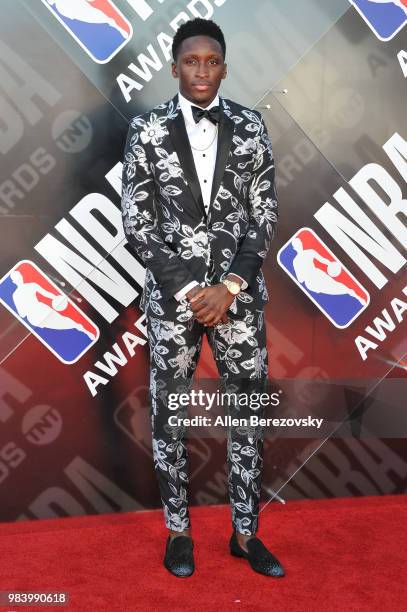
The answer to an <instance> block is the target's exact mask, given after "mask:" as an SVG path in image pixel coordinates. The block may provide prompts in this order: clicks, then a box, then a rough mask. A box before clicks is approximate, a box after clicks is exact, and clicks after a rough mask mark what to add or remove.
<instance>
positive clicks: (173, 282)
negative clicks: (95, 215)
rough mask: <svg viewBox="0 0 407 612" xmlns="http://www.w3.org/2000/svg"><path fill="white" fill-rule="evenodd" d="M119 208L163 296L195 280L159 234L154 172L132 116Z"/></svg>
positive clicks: (130, 238)
mask: <svg viewBox="0 0 407 612" xmlns="http://www.w3.org/2000/svg"><path fill="white" fill-rule="evenodd" d="M121 210H122V217H123V227H124V232H125V236H126V238H127V241H128V243H129V245H130V247H131V248H132V249H134V251H135V252H136V253H137V255H138V256H139V257H140V259H141V260H142V262H143V264H144V265H145V266H146V268H149V269H150V270H151V272H152V273H153V275H154V278H155V280H156V281H157V283H158V284H159V285H160V286H161V289H162V294H163V297H164V298H165V299H168V298H170V297H172V296H174V295H175V293H177V292H178V291H179V290H180V289H182V288H183V287H185V286H186V285H188V283H191V282H192V281H194V280H195V279H194V277H193V276H192V275H191V273H190V272H189V270H188V268H187V267H186V265H185V264H184V262H183V261H182V260H181V259H180V258H179V257H178V255H177V254H176V253H175V252H174V251H173V250H172V249H170V247H169V246H168V245H167V244H165V243H164V241H163V239H162V236H161V235H160V232H159V228H158V218H157V214H156V203H155V179H154V174H153V172H152V170H151V165H150V162H149V161H148V159H147V156H146V150H145V147H144V145H143V143H142V141H141V140H140V136H139V132H138V129H137V125H136V122H135V120H134V119H133V120H132V121H131V123H130V126H129V130H128V133H127V139H126V144H125V149H124V162H123V173H122V198H121Z"/></svg>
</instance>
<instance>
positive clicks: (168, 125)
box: [122, 18, 284, 576]
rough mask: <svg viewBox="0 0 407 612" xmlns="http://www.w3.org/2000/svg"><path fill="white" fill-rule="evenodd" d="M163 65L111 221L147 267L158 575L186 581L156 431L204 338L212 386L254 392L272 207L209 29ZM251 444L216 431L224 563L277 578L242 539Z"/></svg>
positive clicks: (167, 441) (253, 464)
mask: <svg viewBox="0 0 407 612" xmlns="http://www.w3.org/2000/svg"><path fill="white" fill-rule="evenodd" d="M172 53H173V60H174V61H173V63H172V74H173V76H174V77H175V78H176V79H179V92H178V94H177V95H175V96H174V98H172V99H171V100H169V101H168V102H165V103H163V104H160V105H159V106H157V107H155V108H154V109H152V110H151V111H149V112H147V113H145V114H142V115H138V116H136V117H134V118H133V120H132V121H131V124H130V127H129V132H128V136H127V141H126V146H125V155H124V167H123V197H122V213H123V225H124V229H125V233H126V237H127V240H128V242H129V244H130V246H131V247H132V248H133V249H134V250H135V251H136V253H137V254H138V256H139V257H140V258H141V259H142V261H143V263H144V264H145V267H146V278H145V286H144V290H143V295H142V299H141V302H140V307H141V308H142V310H144V312H145V314H146V325H147V330H148V339H149V346H150V391H151V402H152V411H151V418H152V429H153V455H154V464H155V469H156V473H157V478H158V482H159V487H160V494H161V499H162V504H163V509H164V516H165V523H166V526H167V528H168V529H169V534H168V538H167V543H166V552H165V557H164V565H165V567H166V568H167V569H168V570H169V571H170V572H172V573H173V574H174V575H176V576H190V575H191V574H192V572H193V571H194V559H193V541H192V538H191V532H190V518H189V513H188V502H187V488H186V487H187V485H188V475H187V449H186V444H185V439H184V436H183V434H182V432H181V435H179V434H178V435H174V430H170V429H169V428H168V418H169V416H171V414H173V413H171V412H170V410H169V408H168V396H169V393H171V392H173V391H175V390H176V389H179V388H180V382H181V381H182V382H184V383H185V388H188V384H189V383H190V382H191V380H192V378H193V374H194V371H195V368H196V365H197V362H198V358H199V354H200V349H201V343H202V337H203V334H204V333H206V334H207V338H208V342H209V345H210V347H211V349H212V352H213V355H214V358H215V360H216V364H217V367H218V370H219V373H220V375H221V377H222V380H223V381H224V382H227V383H228V384H231V385H235V387H234V388H235V389H238V392H239V393H249V394H250V393H251V392H253V391H255V390H256V391H259V389H261V388H262V385H263V384H264V382H265V380H266V379H267V373H268V356H267V349H266V331H265V324H264V304H265V303H266V302H267V301H268V294H267V290H266V287H265V281H264V277H263V273H262V271H261V266H262V264H263V261H264V259H265V257H266V255H267V252H268V249H269V247H270V243H271V240H272V238H273V236H274V232H275V227H276V224H277V201H276V194H275V189H274V162H273V154H272V149H271V143H270V140H269V138H268V134H267V129H266V127H265V124H264V122H263V119H262V117H261V115H260V113H259V112H257V111H252V110H249V109H247V108H244V107H243V106H241V105H240V104H237V103H235V102H232V101H231V100H227V99H226V98H223V97H222V96H219V94H218V89H219V86H220V83H221V81H222V79H224V78H225V77H226V73H227V66H226V63H225V53H226V45H225V40H224V37H223V34H222V31H221V30H220V28H219V27H218V26H217V25H216V24H215V23H214V22H213V21H210V20H205V19H200V18H198V19H194V20H193V21H189V22H187V23H184V24H183V25H182V26H181V27H180V28H179V29H178V31H177V32H176V34H175V37H174V39H173V46H172ZM181 388H182V387H181ZM231 410H232V409H231ZM262 442H263V438H262V435H261V433H259V432H258V431H256V432H255V433H254V434H253V432H251V433H250V432H248V433H246V435H244V434H242V432H241V431H237V430H236V429H233V428H231V429H229V430H228V463H229V493H230V501H231V510H232V526H233V533H232V536H231V539H230V552H231V554H232V555H235V556H239V557H243V558H245V559H247V560H248V561H249V563H250V565H251V567H252V568H253V569H254V570H255V571H257V572H260V573H263V574H265V575H268V576H283V575H284V570H283V568H282V566H281V564H280V563H279V561H278V560H277V559H276V557H275V556H274V555H272V553H271V552H269V551H268V550H267V548H266V547H265V546H264V544H263V543H262V542H261V540H260V539H259V538H257V537H255V534H256V531H257V528H258V511H259V496H260V479H261V467H262V463H263V458H262ZM232 447H233V452H232Z"/></svg>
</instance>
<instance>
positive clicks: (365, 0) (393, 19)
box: [349, 0, 407, 40]
mask: <svg viewBox="0 0 407 612" xmlns="http://www.w3.org/2000/svg"><path fill="white" fill-rule="evenodd" d="M349 2H350V3H351V4H353V6H354V7H355V8H356V10H357V11H358V13H360V15H361V16H362V17H363V19H364V20H365V21H366V23H367V25H368V26H369V27H370V29H371V30H372V31H373V32H374V33H375V34H376V36H377V38H379V39H380V40H390V39H391V38H393V36H395V35H396V34H397V32H399V31H400V30H401V28H402V27H403V26H404V25H405V24H406V22H407V0H349Z"/></svg>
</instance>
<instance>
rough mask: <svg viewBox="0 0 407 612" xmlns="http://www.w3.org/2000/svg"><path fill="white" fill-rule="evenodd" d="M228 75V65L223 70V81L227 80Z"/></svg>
mask: <svg viewBox="0 0 407 612" xmlns="http://www.w3.org/2000/svg"><path fill="white" fill-rule="evenodd" d="M227 75H228V65H227V64H225V65H224V68H223V74H222V79H226V77H227Z"/></svg>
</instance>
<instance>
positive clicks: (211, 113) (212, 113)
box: [191, 104, 220, 125]
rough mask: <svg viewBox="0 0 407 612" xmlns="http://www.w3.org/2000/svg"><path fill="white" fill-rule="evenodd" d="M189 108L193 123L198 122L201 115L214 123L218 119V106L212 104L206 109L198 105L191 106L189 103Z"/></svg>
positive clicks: (217, 121)
mask: <svg viewBox="0 0 407 612" xmlns="http://www.w3.org/2000/svg"><path fill="white" fill-rule="evenodd" d="M191 108H192V115H193V117H194V120H195V123H199V122H200V120H201V119H202V118H203V117H206V119H209V121H212V123H214V124H215V125H216V123H219V121H220V108H219V106H212V108H210V109H209V110H208V109H207V108H199V106H193V105H192V104H191Z"/></svg>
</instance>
